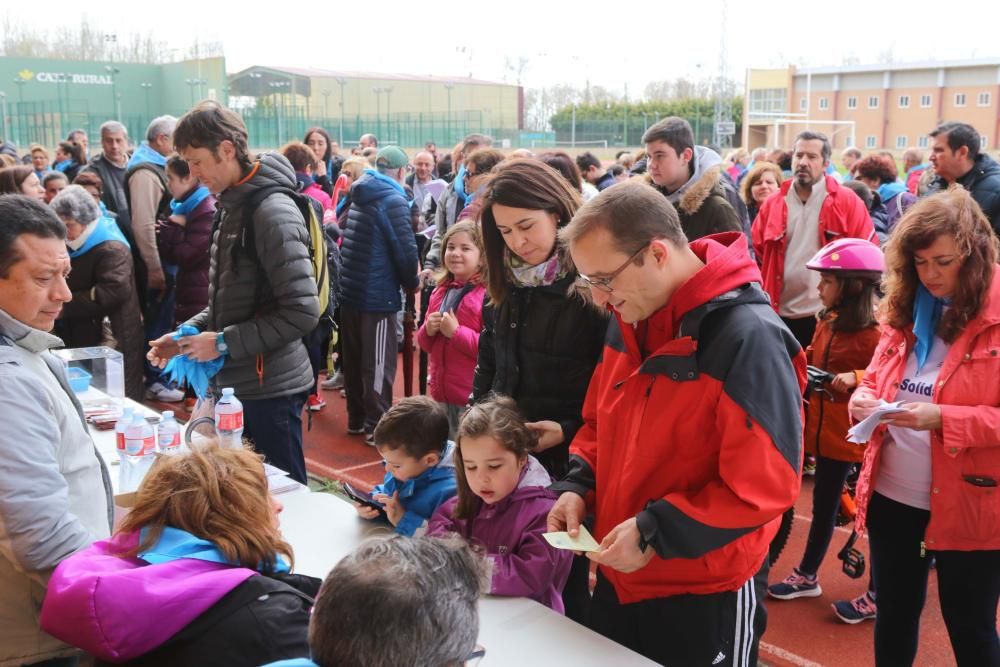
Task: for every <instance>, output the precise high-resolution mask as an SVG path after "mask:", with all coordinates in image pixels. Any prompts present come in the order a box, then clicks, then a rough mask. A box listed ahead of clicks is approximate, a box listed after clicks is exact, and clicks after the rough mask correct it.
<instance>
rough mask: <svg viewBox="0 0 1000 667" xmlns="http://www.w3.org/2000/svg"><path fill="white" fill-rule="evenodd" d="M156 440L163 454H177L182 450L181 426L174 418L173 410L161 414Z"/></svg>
mask: <svg viewBox="0 0 1000 667" xmlns="http://www.w3.org/2000/svg"><path fill="white" fill-rule="evenodd" d="M156 442H157V446H158V448H159V450H160V452H161V453H163V454H176V453H177V452H179V451H180V449H181V427H180V426H178V425H177V420H176V419H174V411H173V410H166V411H165V412H164V413H163V414H162V415H160V425H159V426H158V427H157V429H156Z"/></svg>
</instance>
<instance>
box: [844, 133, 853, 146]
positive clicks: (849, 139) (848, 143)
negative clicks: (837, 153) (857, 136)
mask: <svg viewBox="0 0 1000 667" xmlns="http://www.w3.org/2000/svg"><path fill="white" fill-rule="evenodd" d="M853 145H854V137H852V136H851V135H847V137H846V138H845V139H844V148H850V147H851V146H853Z"/></svg>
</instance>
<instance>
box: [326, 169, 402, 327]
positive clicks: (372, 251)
mask: <svg viewBox="0 0 1000 667" xmlns="http://www.w3.org/2000/svg"><path fill="white" fill-rule="evenodd" d="M341 254H342V258H343V263H342V266H343V269H342V272H341V277H342V278H341V282H340V301H339V303H340V304H341V305H342V306H345V307H347V308H353V309H355V310H360V311H363V312H372V313H395V312H398V311H399V310H401V309H402V302H401V300H400V297H399V290H400V288H401V287H402V288H405V289H408V290H412V289H415V288H416V287H417V270H418V267H417V243H416V239H415V238H414V235H413V228H412V226H411V224H410V204H409V202H408V201H407V199H406V194H405V191H404V190H403V186H402V185H400V184H399V183H396V181H394V180H392V179H391V178H388V177H387V176H384V175H382V174H379V173H378V172H376V171H372V170H370V169H366V170H365V173H364V175H363V176H362V177H361V178H360V179H358V181H357V182H356V183H355V184H354V185H353V187H351V211H350V213H349V214H348V216H347V225H346V226H345V228H344V242H343V245H342V247H341Z"/></svg>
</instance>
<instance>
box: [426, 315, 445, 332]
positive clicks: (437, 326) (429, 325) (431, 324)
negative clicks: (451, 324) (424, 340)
mask: <svg viewBox="0 0 1000 667" xmlns="http://www.w3.org/2000/svg"><path fill="white" fill-rule="evenodd" d="M442 317H443V316H442V315H441V313H431V314H430V315H428V316H427V319H426V320H424V331H426V332H427V335H428V336H437V333H438V331H440V330H441V320H442Z"/></svg>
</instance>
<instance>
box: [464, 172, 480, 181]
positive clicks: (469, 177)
mask: <svg viewBox="0 0 1000 667" xmlns="http://www.w3.org/2000/svg"><path fill="white" fill-rule="evenodd" d="M478 175H479V174H473V173H472V172H471V171H467V172H465V176H463V177H462V178H463V180H465V181H466V182H468V181H470V180H472V179H473V178H475V177H476V176H478Z"/></svg>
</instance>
